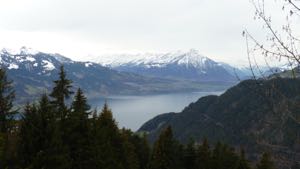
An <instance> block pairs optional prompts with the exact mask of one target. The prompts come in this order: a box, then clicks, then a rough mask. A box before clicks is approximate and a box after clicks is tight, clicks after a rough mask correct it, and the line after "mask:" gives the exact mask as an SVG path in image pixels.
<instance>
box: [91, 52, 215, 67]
mask: <svg viewBox="0 0 300 169" xmlns="http://www.w3.org/2000/svg"><path fill="white" fill-rule="evenodd" d="M93 60H94V61H95V62H98V63H100V64H102V65H103V66H109V67H119V66H124V65H140V66H144V67H147V68H151V67H165V66H167V65H169V64H178V65H182V66H186V67H190V66H193V67H197V68H201V67H204V66H205V65H207V64H211V63H215V64H216V62H214V61H212V60H210V59H209V58H207V57H205V56H203V55H201V54H199V52H198V51H197V50H195V49H191V50H189V51H188V52H183V51H176V52H169V53H158V54H153V53H146V54H136V55H125V54H123V55H110V56H102V57H97V58H94V59H93ZM208 62H209V63H208Z"/></svg>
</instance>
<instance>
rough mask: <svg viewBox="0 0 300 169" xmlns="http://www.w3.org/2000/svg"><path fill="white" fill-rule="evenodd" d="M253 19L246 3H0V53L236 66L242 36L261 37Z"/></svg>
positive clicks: (29, 0) (32, 0) (118, 0)
mask: <svg viewBox="0 0 300 169" xmlns="http://www.w3.org/2000/svg"><path fill="white" fill-rule="evenodd" d="M269 1H273V0H269ZM253 17H254V9H253V7H252V6H251V4H250V2H249V0H218V1H212V0H0V47H1V48H3V47H7V48H20V47H21V46H27V47H31V48H33V49H36V50H39V51H43V52H51V53H60V54H62V55H65V56H67V57H70V58H72V59H75V60H85V59H86V58H87V57H86V56H88V55H93V56H98V55H104V54H114V53H143V52H158V53H161V52H172V51H177V50H189V49H191V48H195V49H198V50H199V51H200V53H202V54H203V55H206V56H208V57H210V58H213V59H216V60H219V61H225V62H230V63H234V64H237V63H241V62H245V61H246V46H245V40H244V38H243V37H242V31H243V30H244V29H245V28H247V29H249V30H250V31H252V32H253V33H254V34H255V35H258V36H260V35H262V34H260V32H261V27H262V25H261V23H259V22H257V21H254V20H253Z"/></svg>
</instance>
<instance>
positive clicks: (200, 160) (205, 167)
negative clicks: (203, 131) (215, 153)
mask: <svg viewBox="0 0 300 169" xmlns="http://www.w3.org/2000/svg"><path fill="white" fill-rule="evenodd" d="M197 154H198V156H197V168H199V169H210V168H211V165H210V163H211V151H210V147H209V143H208V140H207V139H206V138H204V140H203V142H202V144H201V145H200V146H199V147H198V152H197Z"/></svg>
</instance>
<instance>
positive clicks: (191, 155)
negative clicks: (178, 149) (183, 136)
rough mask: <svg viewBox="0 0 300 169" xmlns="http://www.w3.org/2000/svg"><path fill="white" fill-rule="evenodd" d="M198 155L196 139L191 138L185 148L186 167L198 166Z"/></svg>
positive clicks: (187, 168) (193, 168)
mask: <svg viewBox="0 0 300 169" xmlns="http://www.w3.org/2000/svg"><path fill="white" fill-rule="evenodd" d="M196 157H197V154H196V147H195V141H194V140H193V139H191V140H190V141H189V143H188V144H187V145H186V147H185V149H184V166H185V168H186V169H195V168H196V161H197V160H196Z"/></svg>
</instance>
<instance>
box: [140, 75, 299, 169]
mask: <svg viewBox="0 0 300 169" xmlns="http://www.w3.org/2000/svg"><path fill="white" fill-rule="evenodd" d="M160 117H164V116H162V115H161V116H158V117H156V118H154V119H153V120H150V121H149V122H147V123H145V125H143V126H142V127H141V128H140V130H139V131H145V132H148V133H149V139H150V140H151V141H153V140H155V139H156V138H157V136H158V134H159V133H160V131H161V130H162V129H163V128H165V127H166V126H168V125H170V126H171V127H172V128H173V130H174V136H175V137H176V138H177V139H179V140H180V141H182V142H187V141H188V140H189V139H190V138H194V139H195V140H196V141H200V140H201V139H203V138H205V137H206V138H208V140H209V141H211V142H217V141H219V140H220V141H223V142H226V143H229V144H233V145H236V146H237V147H239V146H243V147H245V148H246V149H247V151H248V152H250V154H251V158H253V159H255V158H256V157H257V155H258V153H261V152H262V151H271V152H272V153H273V154H275V158H276V160H277V162H278V164H280V165H283V166H288V165H289V164H291V163H292V162H295V161H300V80H299V79H281V78H274V79H271V80H267V81H265V80H246V81H243V82H241V83H240V84H238V85H236V86H234V87H232V88H230V89H229V90H227V91H226V92H225V93H224V94H222V95H221V96H207V97H203V98H200V99H199V100H198V101H197V102H195V103H192V104H190V105H189V106H188V107H186V108H185V109H184V110H183V111H182V112H181V113H174V114H169V115H168V118H164V119H165V120H163V119H162V118H160ZM153 124H157V126H156V127H154V126H153Z"/></svg>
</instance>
